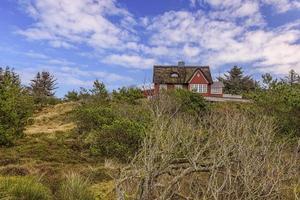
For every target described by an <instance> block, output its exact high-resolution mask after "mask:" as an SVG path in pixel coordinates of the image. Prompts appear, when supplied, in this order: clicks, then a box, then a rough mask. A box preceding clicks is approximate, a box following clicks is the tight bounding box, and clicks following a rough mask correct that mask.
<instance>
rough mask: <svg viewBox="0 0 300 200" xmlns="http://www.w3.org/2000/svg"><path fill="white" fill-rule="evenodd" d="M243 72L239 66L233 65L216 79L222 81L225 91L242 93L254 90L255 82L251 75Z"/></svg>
mask: <svg viewBox="0 0 300 200" xmlns="http://www.w3.org/2000/svg"><path fill="white" fill-rule="evenodd" d="M243 73H244V72H243V70H242V68H241V67H237V66H234V67H233V68H232V69H231V70H229V71H228V74H224V77H218V80H219V81H221V82H223V83H224V86H225V87H224V92H225V93H229V94H243V93H245V92H249V91H253V90H255V88H256V87H257V83H256V82H255V81H254V80H253V79H252V78H251V76H244V74H243Z"/></svg>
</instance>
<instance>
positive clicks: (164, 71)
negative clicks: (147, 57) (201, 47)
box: [153, 65, 213, 84]
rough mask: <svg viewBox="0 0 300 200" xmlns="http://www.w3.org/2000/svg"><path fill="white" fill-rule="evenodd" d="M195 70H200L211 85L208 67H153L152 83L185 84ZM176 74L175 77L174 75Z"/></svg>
mask: <svg viewBox="0 0 300 200" xmlns="http://www.w3.org/2000/svg"><path fill="white" fill-rule="evenodd" d="M197 70H200V71H201V72H202V74H203V75H204V76H205V78H206V79H207V81H208V82H209V83H213V81H212V77H211V73H210V69H209V67H208V66H180V67H179V66H176V65H175V66H161V65H160V66H158V65H156V66H154V67H153V82H154V83H172V84H187V83H188V82H189V81H190V79H191V78H192V76H193V75H194V74H195V72H196V71H197ZM176 74H177V75H176Z"/></svg>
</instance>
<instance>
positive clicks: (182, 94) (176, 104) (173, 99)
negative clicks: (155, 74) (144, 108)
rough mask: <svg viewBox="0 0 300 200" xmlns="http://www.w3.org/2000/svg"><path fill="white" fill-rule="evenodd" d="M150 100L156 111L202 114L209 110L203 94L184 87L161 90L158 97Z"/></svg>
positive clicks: (174, 113)
mask: <svg viewBox="0 0 300 200" xmlns="http://www.w3.org/2000/svg"><path fill="white" fill-rule="evenodd" d="M150 102H151V107H152V110H153V111H154V112H156V111H159V112H161V113H164V114H170V113H172V114H173V115H176V114H181V115H182V114H187V115H193V116H200V115H202V114H204V113H205V112H207V111H208V110H209V107H208V104H207V102H206V101H205V99H204V98H203V97H202V96H201V95H199V94H197V93H193V92H191V91H188V90H184V89H176V90H170V91H165V92H161V93H160V95H159V96H158V98H154V99H153V100H151V101H150ZM156 114H158V113H156Z"/></svg>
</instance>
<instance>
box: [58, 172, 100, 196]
mask: <svg viewBox="0 0 300 200" xmlns="http://www.w3.org/2000/svg"><path fill="white" fill-rule="evenodd" d="M89 187H90V184H89V182H88V180H87V179H83V178H82V177H81V176H79V175H78V174H75V173H70V174H68V175H67V176H66V180H65V181H64V182H63V183H62V185H61V187H60V190H59V192H58V195H59V199H61V200H94V199H95V197H94V195H93V194H92V192H91V191H90V190H89Z"/></svg>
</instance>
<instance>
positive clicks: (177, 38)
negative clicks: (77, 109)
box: [18, 0, 300, 84]
mask: <svg viewBox="0 0 300 200" xmlns="http://www.w3.org/2000/svg"><path fill="white" fill-rule="evenodd" d="M24 2H27V1H25V0H24ZM24 2H23V3H24ZM28 2H29V3H28ZM28 2H27V3H24V5H25V8H26V10H27V12H28V13H29V14H30V16H32V17H33V19H34V20H35V23H33V24H32V26H31V27H29V28H25V29H22V30H20V31H19V32H18V33H19V34H21V35H24V36H26V37H27V38H28V39H31V40H46V41H48V43H49V44H50V45H51V46H53V47H57V48H58V47H63V48H75V49H76V48H78V45H81V44H83V45H87V46H89V47H92V48H93V49H94V50H95V51H93V52H91V54H95V56H94V57H96V58H97V59H99V60H100V58H101V62H103V63H106V64H112V65H119V66H122V67H126V68H134V69H150V68H151V67H152V65H153V64H155V63H156V64H159V63H162V62H169V63H175V62H177V60H181V59H183V60H186V61H187V62H189V63H197V64H203V65H211V66H212V67H219V66H221V65H224V64H228V65H229V64H232V63H234V64H245V65H246V64H247V65H248V64H249V65H252V63H254V65H253V66H254V67H255V68H253V69H258V70H259V71H273V72H275V71H276V73H286V72H287V70H288V69H290V68H294V69H296V70H298V71H300V69H299V68H300V55H299V53H298V52H299V48H300V44H299V40H300V33H299V30H300V29H299V27H300V21H295V22H293V23H290V24H286V25H284V26H281V27H278V28H271V27H268V24H267V22H266V21H265V19H264V17H263V15H262V11H261V6H262V5H270V6H273V7H274V8H275V9H276V10H277V11H278V12H286V11H288V10H292V9H297V8H300V5H299V1H298V0H190V3H191V5H192V6H197V5H200V7H199V9H197V10H196V11H193V12H192V11H187V10H186V11H168V12H165V13H163V14H161V15H157V16H154V17H150V16H145V17H143V18H139V19H137V18H135V17H134V16H133V15H132V14H131V13H130V12H129V11H128V10H126V9H125V8H123V7H120V6H119V4H118V2H117V0H72V3H70V1H69V0H57V1H53V0H30V1H28ZM206 6H207V7H209V9H208V10H205V11H204V10H202V8H203V7H206ZM136 26H138V28H137V27H136ZM82 54H83V53H82ZM62 65H63V64H62ZM64 65H68V64H66V63H65V64H64ZM76 71H77V73H78V74H76V73H75V72H76ZM60 72H61V73H63V71H60ZM64 73H67V72H64ZM68 73H71V74H73V76H72V77H73V78H77V79H80V76H79V74H80V73H87V74H85V75H86V76H90V75H91V73H93V75H95V74H98V75H99V77H102V78H104V79H105V78H106V79H107V80H121V79H122V80H126V78H125V79H124V78H123V77H120V76H119V75H117V74H109V73H107V72H98V73H96V72H91V71H87V72H85V71H82V70H79V69H78V70H76V69H74V68H73V69H72V70H71V71H69V72H68ZM67 78H68V77H67ZM128 80H129V79H128ZM70 82H73V83H75V82H78V83H80V81H76V79H71V78H70ZM81 84H82V83H81Z"/></svg>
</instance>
